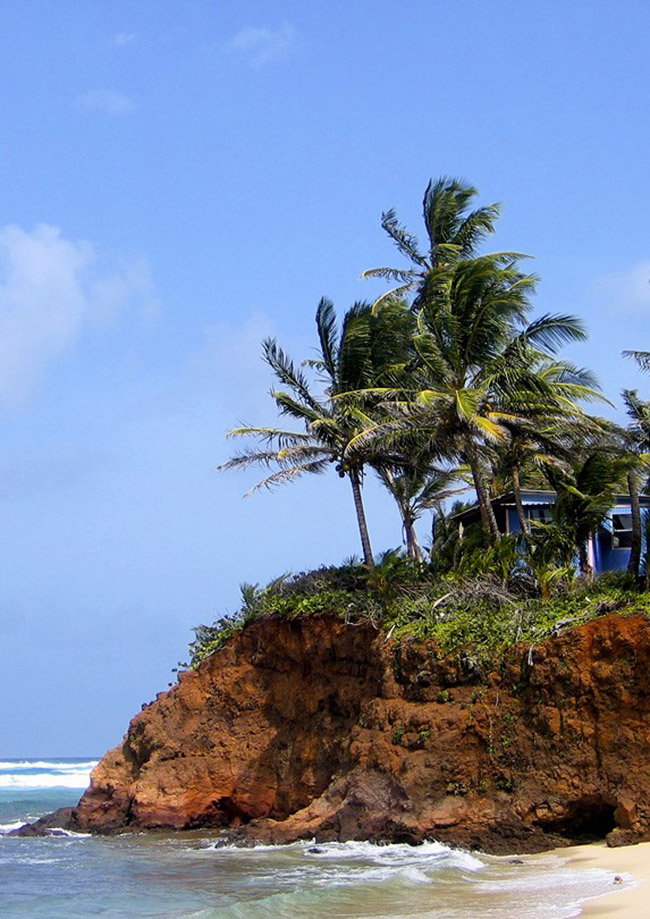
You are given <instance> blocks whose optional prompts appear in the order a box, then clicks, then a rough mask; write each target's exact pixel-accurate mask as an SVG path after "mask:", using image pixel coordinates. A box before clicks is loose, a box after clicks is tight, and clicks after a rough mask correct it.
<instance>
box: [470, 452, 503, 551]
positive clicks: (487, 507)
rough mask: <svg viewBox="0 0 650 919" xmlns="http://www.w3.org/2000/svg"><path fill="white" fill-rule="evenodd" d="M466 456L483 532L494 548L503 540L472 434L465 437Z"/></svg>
mask: <svg viewBox="0 0 650 919" xmlns="http://www.w3.org/2000/svg"><path fill="white" fill-rule="evenodd" d="M465 455H466V458H467V462H468V463H469V467H470V469H471V470H472V478H473V480H474V489H475V491H476V498H477V500H478V506H479V510H480V512H481V523H482V524H483V531H484V533H485V535H486V537H487V540H488V543H489V544H490V545H492V546H493V545H494V544H495V543H497V542H498V541H499V539H500V538H501V533H500V532H499V526H498V524H497V518H496V517H495V516H494V508H493V507H492V502H491V501H490V496H489V493H488V487H487V483H486V481H485V475H484V472H483V469H482V467H481V462H480V459H479V456H478V452H477V450H476V445H475V443H474V441H473V440H472V436H471V434H468V435H467V436H466V437H465Z"/></svg>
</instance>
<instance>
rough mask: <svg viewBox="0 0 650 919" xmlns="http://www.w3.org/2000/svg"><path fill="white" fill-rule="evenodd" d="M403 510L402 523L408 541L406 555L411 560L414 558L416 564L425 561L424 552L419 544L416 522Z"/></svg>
mask: <svg viewBox="0 0 650 919" xmlns="http://www.w3.org/2000/svg"><path fill="white" fill-rule="evenodd" d="M400 510H401V513H402V523H403V526H404V537H405V539H406V554H407V555H408V557H409V558H414V559H415V561H416V562H422V561H424V552H423V551H422V546H421V545H420V543H419V540H418V535H417V533H416V532H415V526H414V524H415V521H414V520H413V518H412V517H411V515H410V514H409V513H408V512H405V511H404V510H402V509H401V508H400Z"/></svg>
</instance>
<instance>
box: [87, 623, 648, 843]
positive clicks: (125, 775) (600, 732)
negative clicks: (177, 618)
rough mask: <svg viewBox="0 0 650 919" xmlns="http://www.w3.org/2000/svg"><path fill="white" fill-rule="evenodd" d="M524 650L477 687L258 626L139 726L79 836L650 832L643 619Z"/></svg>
mask: <svg viewBox="0 0 650 919" xmlns="http://www.w3.org/2000/svg"><path fill="white" fill-rule="evenodd" d="M528 654H529V648H528V646H526V647H525V648H524V647H519V648H517V649H515V650H514V651H513V652H512V654H511V655H510V657H509V659H508V660H507V661H506V662H504V666H503V667H502V668H501V672H500V673H498V674H497V673H494V674H491V675H490V676H488V677H487V679H486V678H485V677H484V676H483V677H482V676H481V675H480V674H479V673H478V672H477V669H476V667H475V665H474V664H473V662H472V660H471V658H469V657H465V658H463V657H462V656H461V657H460V658H457V657H455V658H453V659H447V660H444V659H443V660H441V659H440V655H439V651H438V649H437V647H436V646H435V644H434V643H426V642H425V643H422V642H408V641H407V642H403V643H402V644H401V646H400V645H398V644H396V643H395V642H393V641H386V635H385V634H384V633H381V632H377V631H375V630H374V629H373V628H372V627H371V626H369V625H360V626H350V625H344V624H343V623H342V622H340V621H339V620H337V619H328V618H311V619H303V620H297V621H293V622H287V621H282V620H279V619H277V620H273V619H269V620H265V621H258V622H255V623H253V624H252V625H251V626H249V627H248V628H247V629H246V630H245V631H244V632H242V633H240V634H238V635H236V636H235V637H234V638H233V639H232V640H231V641H230V642H229V643H228V644H227V645H226V646H225V647H224V648H222V649H221V650H220V651H218V652H216V653H215V654H213V655H212V656H211V657H210V658H208V659H207V660H206V661H204V662H203V663H202V664H201V666H200V667H199V668H198V669H197V670H194V671H190V672H187V673H185V674H182V675H181V677H180V679H179V683H178V684H177V685H176V686H174V687H173V688H172V689H171V690H170V691H169V692H166V693H161V694H160V695H159V696H158V699H157V701H156V702H154V703H153V704H151V705H149V706H148V707H146V708H144V710H143V711H142V712H141V713H140V714H139V715H137V716H136V717H135V718H134V719H133V721H132V722H131V724H130V726H129V731H128V734H127V735H126V737H125V739H124V741H123V743H122V744H121V746H119V747H116V748H115V749H114V750H111V751H110V752H109V753H107V754H106V755H105V756H104V758H103V759H102V761H101V762H100V763H99V765H98V766H97V767H96V769H95V770H94V772H93V774H92V780H91V786H90V788H89V789H88V791H86V793H85V794H84V796H83V798H82V799H81V801H80V803H79V805H78V807H77V808H76V810H75V812H74V814H73V817H72V821H71V825H73V826H74V827H75V828H76V829H81V830H91V831H96V832H112V831H115V830H123V829H128V828H133V829H136V828H138V829H139V828H155V827H164V828H177V829H189V828H193V827H229V828H231V830H232V836H233V837H235V838H239V839H241V840H264V841H272V842H289V841H292V840H295V839H300V838H311V837H316V838H317V839H319V840H329V839H341V840H343V839H351V838H355V839H377V840H378V839H390V840H395V841H412V842H417V841H419V840H422V839H425V838H436V839H439V840H442V841H445V842H450V843H455V844H461V845H465V846H470V847H478V848H482V849H484V850H487V851H510V852H512V851H525V850H528V851H535V850H540V849H543V848H548V847H549V846H553V845H558V844H561V843H562V842H563V841H567V842H569V841H573V840H575V839H576V838H581V837H583V836H589V835H591V836H595V837H597V836H600V837H602V836H604V835H605V834H607V833H609V834H610V836H609V839H610V841H611V842H612V843H616V842H617V841H619V842H629V841H636V840H638V839H641V838H644V837H646V836H648V835H650V696H649V691H650V622H648V621H647V620H646V619H644V618H641V617H629V618H624V617H620V616H616V615H612V616H608V617H606V618H603V619H599V620H596V621H593V622H590V623H588V624H586V625H584V626H581V627H580V628H577V629H573V630H571V631H568V632H565V633H564V634H562V635H561V636H560V637H558V638H555V639H550V640H548V641H547V642H545V643H544V644H541V645H538V646H536V647H535V648H534V649H533V653H532V659H533V665H532V667H531V666H529V665H528V663H527V660H528Z"/></svg>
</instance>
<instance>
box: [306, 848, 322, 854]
mask: <svg viewBox="0 0 650 919" xmlns="http://www.w3.org/2000/svg"><path fill="white" fill-rule="evenodd" d="M324 851H325V849H321V848H319V847H318V846H310V847H309V848H308V849H307V852H308V853H309V854H310V855H320V854H321V853H323V852H324Z"/></svg>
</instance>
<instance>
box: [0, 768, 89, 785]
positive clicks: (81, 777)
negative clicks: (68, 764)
mask: <svg viewBox="0 0 650 919" xmlns="http://www.w3.org/2000/svg"><path fill="white" fill-rule="evenodd" d="M89 784H90V771H89V770H88V771H86V772H80V773H75V774H73V775H55V774H52V773H41V774H40V775H0V788H10V789H24V788H34V789H37V788H79V789H84V788H87V787H88V785H89Z"/></svg>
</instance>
